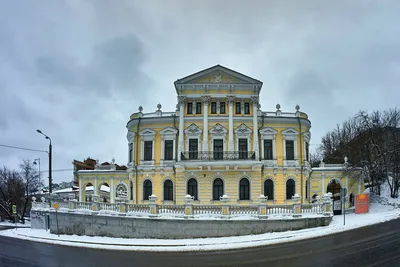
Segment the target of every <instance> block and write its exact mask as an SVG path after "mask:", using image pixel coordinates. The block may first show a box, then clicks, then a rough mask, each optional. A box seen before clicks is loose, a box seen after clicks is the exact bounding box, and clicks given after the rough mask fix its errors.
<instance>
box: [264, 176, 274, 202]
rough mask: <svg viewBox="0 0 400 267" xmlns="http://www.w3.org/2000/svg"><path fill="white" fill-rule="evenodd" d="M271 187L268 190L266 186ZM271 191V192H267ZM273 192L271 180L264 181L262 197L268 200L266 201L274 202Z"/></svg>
mask: <svg viewBox="0 0 400 267" xmlns="http://www.w3.org/2000/svg"><path fill="white" fill-rule="evenodd" d="M267 183H268V184H269V185H270V186H271V187H270V188H269V187H268V184H267ZM269 191H271V192H269ZM269 193H271V195H272V198H270V196H269ZM274 194H275V192H274V181H273V180H272V179H266V180H265V181H264V196H267V197H268V199H267V200H275V196H274Z"/></svg>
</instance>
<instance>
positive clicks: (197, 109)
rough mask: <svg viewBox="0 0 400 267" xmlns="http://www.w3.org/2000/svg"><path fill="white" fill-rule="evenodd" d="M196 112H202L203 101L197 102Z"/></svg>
mask: <svg viewBox="0 0 400 267" xmlns="http://www.w3.org/2000/svg"><path fill="white" fill-rule="evenodd" d="M196 114H201V102H197V103H196Z"/></svg>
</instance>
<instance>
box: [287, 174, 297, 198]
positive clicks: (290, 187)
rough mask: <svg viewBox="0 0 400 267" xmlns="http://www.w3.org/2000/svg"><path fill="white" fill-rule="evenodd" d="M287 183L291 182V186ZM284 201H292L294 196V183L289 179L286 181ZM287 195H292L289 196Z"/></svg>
mask: <svg viewBox="0 0 400 267" xmlns="http://www.w3.org/2000/svg"><path fill="white" fill-rule="evenodd" d="M289 182H293V184H292V185H290V184H289ZM289 190H292V191H293V192H290V191H289ZM285 193H286V194H285V195H286V200H292V197H293V196H294V195H295V194H296V181H295V180H294V179H292V178H289V179H287V180H286V192H285ZM289 193H292V195H291V196H290V194H289Z"/></svg>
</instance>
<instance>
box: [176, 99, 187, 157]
mask: <svg viewBox="0 0 400 267" xmlns="http://www.w3.org/2000/svg"><path fill="white" fill-rule="evenodd" d="M178 101H179V143H178V161H181V158H182V157H181V153H182V152H183V147H184V146H183V140H184V137H183V127H184V123H185V122H184V108H185V102H186V97H185V96H179V97H178Z"/></svg>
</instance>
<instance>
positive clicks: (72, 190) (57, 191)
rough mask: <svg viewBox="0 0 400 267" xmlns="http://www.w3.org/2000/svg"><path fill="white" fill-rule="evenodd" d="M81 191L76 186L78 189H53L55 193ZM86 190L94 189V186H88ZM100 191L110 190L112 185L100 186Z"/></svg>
mask: <svg viewBox="0 0 400 267" xmlns="http://www.w3.org/2000/svg"><path fill="white" fill-rule="evenodd" d="M77 191H79V187H76V189H72V188H71V187H68V188H64V189H60V190H56V191H53V193H54V194H60V193H72V192H77ZM86 191H93V186H86ZM100 191H104V192H110V187H108V186H106V185H102V186H101V188H100Z"/></svg>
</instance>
